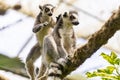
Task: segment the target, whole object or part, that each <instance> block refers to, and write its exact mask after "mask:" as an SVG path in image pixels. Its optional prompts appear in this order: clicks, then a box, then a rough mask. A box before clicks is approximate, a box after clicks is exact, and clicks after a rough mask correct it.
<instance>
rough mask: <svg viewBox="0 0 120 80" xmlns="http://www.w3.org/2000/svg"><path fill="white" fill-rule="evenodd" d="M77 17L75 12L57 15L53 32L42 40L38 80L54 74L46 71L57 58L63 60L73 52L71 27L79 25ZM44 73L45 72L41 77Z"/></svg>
mask: <svg viewBox="0 0 120 80" xmlns="http://www.w3.org/2000/svg"><path fill="white" fill-rule="evenodd" d="M77 15H78V14H77V12H75V11H70V12H69V14H68V13H67V12H65V13H64V15H59V16H58V17H57V22H56V25H55V27H54V30H53V32H52V33H51V34H50V35H47V36H46V37H45V38H44V42H43V53H42V66H41V68H40V69H41V70H40V72H39V74H40V75H39V76H38V78H39V80H46V78H45V76H46V74H47V75H48V77H49V76H53V75H54V72H48V71H47V69H48V68H49V65H50V63H51V62H55V63H56V62H57V60H58V59H59V58H65V57H66V56H68V55H69V53H70V54H71V53H72V52H73V51H72V50H73V49H74V48H75V44H76V42H75V40H76V38H75V33H74V30H73V25H78V24H79V21H78V17H77ZM55 69H56V68H55ZM45 71H47V72H46V73H45V75H43V73H44V72H45ZM42 75H43V76H42ZM60 75H61V74H60ZM50 80H53V79H50ZM56 80H57V79H56Z"/></svg>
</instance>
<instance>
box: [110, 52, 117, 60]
mask: <svg viewBox="0 0 120 80" xmlns="http://www.w3.org/2000/svg"><path fill="white" fill-rule="evenodd" d="M110 57H111V59H113V60H114V59H116V58H117V55H116V54H115V53H114V52H111V54H110Z"/></svg>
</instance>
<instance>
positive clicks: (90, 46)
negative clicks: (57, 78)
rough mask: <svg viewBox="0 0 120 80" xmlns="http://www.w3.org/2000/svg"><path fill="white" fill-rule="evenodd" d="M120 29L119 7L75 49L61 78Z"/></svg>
mask: <svg viewBox="0 0 120 80" xmlns="http://www.w3.org/2000/svg"><path fill="white" fill-rule="evenodd" d="M119 29H120V8H119V10H118V11H116V12H115V13H113V15H112V16H111V17H110V18H109V20H108V21H107V22H106V23H105V24H104V25H103V26H102V28H101V29H100V30H99V31H97V32H96V33H94V34H93V35H92V36H91V37H90V38H89V40H88V43H86V44H85V45H84V46H82V47H79V48H78V49H76V51H75V53H74V54H73V55H74V56H73V57H70V58H69V61H68V62H67V63H66V65H67V66H65V68H64V71H63V73H62V78H64V77H65V76H67V75H68V74H69V73H71V72H72V71H73V70H75V69H76V68H77V67H79V66H80V65H81V64H82V63H83V62H84V61H85V60H86V59H87V58H89V57H90V56H91V55H92V54H93V53H94V52H96V51H97V50H98V49H99V48H100V47H101V46H102V45H104V44H106V43H107V41H108V40H109V38H111V37H112V36H113V35H114V34H115V32H116V31H117V30H119Z"/></svg>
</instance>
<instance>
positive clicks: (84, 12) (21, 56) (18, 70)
mask: <svg viewBox="0 0 120 80" xmlns="http://www.w3.org/2000/svg"><path fill="white" fill-rule="evenodd" d="M46 3H50V4H52V5H54V6H55V7H56V10H55V13H54V15H53V17H54V19H55V18H56V16H57V15H58V14H60V13H63V12H65V11H69V10H76V11H78V13H79V21H80V24H79V25H78V26H74V30H75V33H76V35H77V45H78V46H82V45H84V44H85V43H86V42H87V39H88V38H89V36H90V35H91V34H93V33H95V32H96V31H98V30H99V29H100V28H101V27H102V25H103V24H104V23H105V22H106V21H107V20H108V19H109V17H110V16H111V15H112V13H114V11H115V10H117V9H118V7H119V6H120V0H0V76H1V75H3V76H4V77H6V78H7V79H6V80H13V79H14V80H28V77H27V75H26V72H25V69H24V64H23V63H24V62H25V59H26V57H27V55H28V53H29V51H30V49H31V47H32V46H33V45H34V44H35V43H36V37H35V34H33V32H32V27H33V24H34V21H35V17H36V16H37V14H38V13H39V11H40V10H39V8H38V6H39V5H44V4H46ZM111 51H114V52H116V53H117V55H118V56H120V31H117V32H116V34H115V35H114V36H113V37H112V38H111V39H109V41H108V43H107V44H106V45H104V46H102V47H101V48H100V49H99V50H98V51H97V52H95V53H94V54H93V55H92V56H91V57H90V58H88V59H87V60H86V61H85V62H84V63H83V64H82V65H81V66H80V67H79V68H78V69H77V70H75V71H73V72H72V73H71V74H80V75H82V76H83V77H85V73H86V72H87V71H92V70H96V69H98V68H102V67H105V66H107V65H108V63H107V62H106V61H105V60H104V59H103V58H102V57H101V56H100V54H101V53H102V52H105V53H107V54H110V52H111ZM7 61H8V62H7ZM17 61H18V62H23V63H17ZM13 64H15V65H13ZM16 64H17V65H16ZM35 66H37V67H39V66H40V59H38V60H37V61H36V63H35ZM0 80H1V79H0ZM87 80H100V79H99V78H94V79H87Z"/></svg>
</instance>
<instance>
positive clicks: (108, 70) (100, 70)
mask: <svg viewBox="0 0 120 80" xmlns="http://www.w3.org/2000/svg"><path fill="white" fill-rule="evenodd" d="M114 70H115V67H114V66H108V67H106V68H105V69H98V70H97V72H100V73H106V74H112V73H113V71H114Z"/></svg>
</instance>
